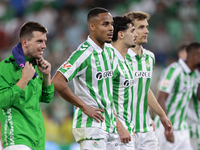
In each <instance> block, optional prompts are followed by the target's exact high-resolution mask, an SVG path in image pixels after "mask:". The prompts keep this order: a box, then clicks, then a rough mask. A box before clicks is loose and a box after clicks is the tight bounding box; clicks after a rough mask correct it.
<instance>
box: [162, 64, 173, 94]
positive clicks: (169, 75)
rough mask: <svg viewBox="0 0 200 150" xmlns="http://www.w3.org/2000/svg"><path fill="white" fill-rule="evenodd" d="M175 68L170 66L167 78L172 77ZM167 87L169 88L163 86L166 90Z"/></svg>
mask: <svg viewBox="0 0 200 150" xmlns="http://www.w3.org/2000/svg"><path fill="white" fill-rule="evenodd" d="M174 70H175V68H170V70H169V72H168V74H167V77H166V79H168V80H170V78H171V76H172V74H173V72H174ZM166 88H167V87H162V89H163V90H166Z"/></svg>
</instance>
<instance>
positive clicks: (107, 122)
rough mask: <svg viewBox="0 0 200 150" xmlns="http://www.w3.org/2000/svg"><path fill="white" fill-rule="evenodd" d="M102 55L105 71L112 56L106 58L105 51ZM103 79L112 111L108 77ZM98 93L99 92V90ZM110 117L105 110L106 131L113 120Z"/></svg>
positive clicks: (105, 103) (104, 101)
mask: <svg viewBox="0 0 200 150" xmlns="http://www.w3.org/2000/svg"><path fill="white" fill-rule="evenodd" d="M102 57H103V62H104V67H105V70H106V71H107V70H109V68H108V62H107V60H108V59H112V58H106V55H105V51H103V52H102ZM112 68H113V67H112ZM105 81H106V90H107V94H108V99H109V101H110V102H109V103H111V111H112V106H113V105H112V98H113V96H112V94H113V93H111V92H110V83H109V78H108V77H107V78H105ZM102 83H103V82H102ZM111 85H112V84H111ZM101 89H102V90H103V86H102V84H101ZM99 94H101V92H99ZM101 99H102V100H103V103H104V106H106V105H107V102H106V100H105V99H104V97H102V98H101ZM111 114H112V113H111ZM111 117H112V116H110V115H109V113H108V111H107V110H105V120H107V121H106V127H107V128H106V131H107V132H109V128H110V124H111V121H113V120H110V118H111Z"/></svg>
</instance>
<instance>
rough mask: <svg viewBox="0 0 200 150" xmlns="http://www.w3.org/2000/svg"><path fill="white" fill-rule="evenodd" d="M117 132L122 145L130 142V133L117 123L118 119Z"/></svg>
mask: <svg viewBox="0 0 200 150" xmlns="http://www.w3.org/2000/svg"><path fill="white" fill-rule="evenodd" d="M117 130H118V134H119V137H120V140H121V142H122V143H128V142H129V141H131V135H130V133H129V132H128V130H127V129H126V128H125V127H124V125H123V124H122V123H121V122H119V119H117Z"/></svg>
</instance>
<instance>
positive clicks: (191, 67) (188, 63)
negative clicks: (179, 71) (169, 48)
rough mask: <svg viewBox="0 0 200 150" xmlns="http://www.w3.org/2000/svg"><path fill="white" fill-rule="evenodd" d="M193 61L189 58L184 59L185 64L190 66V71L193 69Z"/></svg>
mask: <svg viewBox="0 0 200 150" xmlns="http://www.w3.org/2000/svg"><path fill="white" fill-rule="evenodd" d="M192 62H193V61H190V60H186V61H185V63H186V64H187V66H188V67H189V68H190V70H191V71H194V70H195V68H196V67H195V65H194V64H193V63H192Z"/></svg>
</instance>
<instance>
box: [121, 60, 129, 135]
mask: <svg viewBox="0 0 200 150" xmlns="http://www.w3.org/2000/svg"><path fill="white" fill-rule="evenodd" d="M118 64H119V67H120V69H121V70H122V72H123V74H124V77H125V79H129V77H128V75H127V73H126V70H125V68H124V66H123V64H122V63H121V61H120V60H118ZM122 86H123V85H122ZM128 102H129V86H128V87H124V103H123V108H124V112H123V118H124V119H125V123H126V126H127V127H128V131H129V132H130V131H131V128H130V122H128V121H127V120H128Z"/></svg>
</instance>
